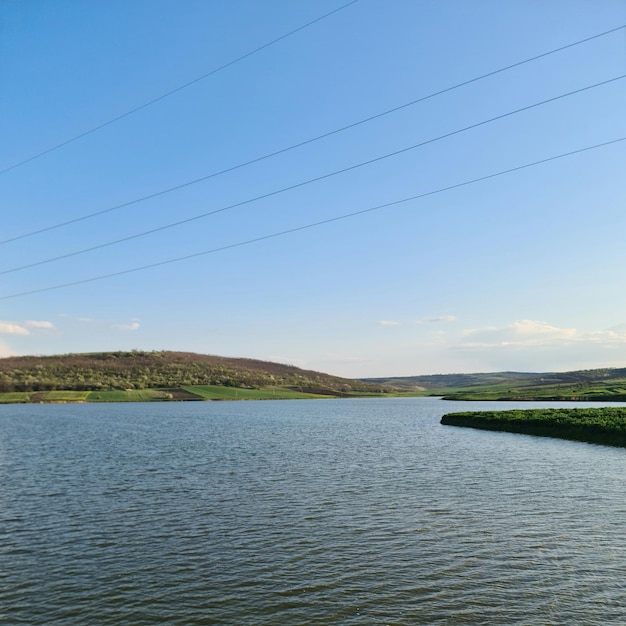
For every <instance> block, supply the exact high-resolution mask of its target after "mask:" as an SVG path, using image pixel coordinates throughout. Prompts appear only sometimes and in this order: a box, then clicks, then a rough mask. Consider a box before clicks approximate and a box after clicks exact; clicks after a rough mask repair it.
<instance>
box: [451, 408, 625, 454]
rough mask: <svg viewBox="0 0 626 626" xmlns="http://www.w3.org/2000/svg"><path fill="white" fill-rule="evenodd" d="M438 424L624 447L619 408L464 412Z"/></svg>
mask: <svg viewBox="0 0 626 626" xmlns="http://www.w3.org/2000/svg"><path fill="white" fill-rule="evenodd" d="M441 423H442V424H444V425H447V426H463V427H467V428H478V429H482V430H496V431H505V432H511V433H522V434H525V435H537V436H540V437H557V438H559V439H570V440H573V441H585V442H587V443H599V444H603V445H608V446H619V447H626V408H621V407H603V408H593V409H528V410H523V409H522V410H511V411H475V412H473V411H468V412H463V413H448V414H447V415H444V416H443V417H442V418H441Z"/></svg>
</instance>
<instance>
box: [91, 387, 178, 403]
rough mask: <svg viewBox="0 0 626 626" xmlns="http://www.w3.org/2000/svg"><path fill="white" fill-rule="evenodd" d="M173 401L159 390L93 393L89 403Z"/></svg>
mask: <svg viewBox="0 0 626 626" xmlns="http://www.w3.org/2000/svg"><path fill="white" fill-rule="evenodd" d="M158 400H171V397H170V394H168V393H166V392H164V391H159V390H158V389H127V390H126V391H91V392H88V395H87V401H88V402H154V401H158Z"/></svg>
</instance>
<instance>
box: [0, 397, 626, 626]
mask: <svg viewBox="0 0 626 626" xmlns="http://www.w3.org/2000/svg"><path fill="white" fill-rule="evenodd" d="M502 406H516V407H518V408H519V405H507V404H506V403H491V404H489V405H480V404H476V403H472V404H466V403H447V402H445V401H442V400H436V399H392V400H374V399H373V400H369V399H368V400H315V401H282V402H273V401H267V402H212V403H211V402H202V403H167V404H114V405H105V404H102V405H97V404H95V405H94V404H90V405H55V406H34V405H33V406H6V405H5V406H0V623H2V624H33V625H35V624H72V625H73V624H76V625H79V624H80V625H86V624H94V625H102V626H106V625H109V624H132V625H141V624H181V625H195V624H242V625H247V624H251V625H253V624H287V625H289V624H302V625H304V624H346V625H349V624H359V625H361V624H398V625H400V624H403V625H414V624H453V625H457V624H461V625H462V624H494V625H499V626H500V625H505V624H506V625H508V624H525V625H526V624H528V625H537V626H546V625H548V624H555V625H556V624H559V625H560V624H585V625H590V624H598V625H604V624H611V623H612V624H626V589H625V580H626V579H625V576H624V575H625V574H626V499H625V498H624V495H625V483H624V478H625V474H626V473H625V471H624V469H625V465H626V450H623V449H617V448H610V447H603V446H595V445H589V444H584V443H576V442H568V441H559V440H555V439H543V438H536V437H529V436H524V435H512V434H506V433H493V432H484V431H474V430H470V429H461V428H454V427H450V426H441V425H440V424H439V419H440V417H441V415H443V414H444V413H445V412H450V411H453V410H463V409H468V408H470V409H478V408H486V407H488V408H497V407H502ZM524 406H525V407H528V408H530V407H531V406H541V405H540V404H539V403H537V404H534V403H533V404H525V405H524Z"/></svg>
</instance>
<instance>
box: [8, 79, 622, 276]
mask: <svg viewBox="0 0 626 626" xmlns="http://www.w3.org/2000/svg"><path fill="white" fill-rule="evenodd" d="M624 78H626V74H623V75H621V76H616V77H614V78H611V79H608V80H605V81H602V82H599V83H595V84H593V85H588V86H586V87H581V88H580V89H576V90H574V91H570V92H567V93H565V94H561V95H559V96H554V97H553V98H549V99H547V100H542V101H541V102H536V103H534V104H529V105H527V106H525V107H522V108H520V109H515V110H514V111H509V112H508V113H502V114H501V115H497V116H496V117H492V118H489V119H487V120H483V121H482V122H476V123H475V124H471V125H470V126H465V127H464V128H460V129H457V130H454V131H451V132H449V133H446V134H444V135H440V136H438V137H434V138H432V139H427V140H426V141H422V142H420V143H417V144H413V145H411V146H408V147H406V148H402V149H400V150H396V151H394V152H390V153H388V154H384V155H382V156H378V157H375V158H373V159H369V160H367V161H362V162H361V163H357V164H355V165H350V166H349V167H345V168H342V169H340V170H335V171H333V172H329V173H327V174H323V175H321V176H316V177H315V178H310V179H308V180H305V181H302V182H299V183H296V184H295V185H290V186H288V187H283V188H281V189H276V190H274V191H270V192H268V193H265V194H262V195H260V196H255V197H254V198H248V199H247V200H242V201H241V202H236V203H235V204H231V205H228V206H225V207H221V208H219V209H214V210H213V211H208V212H206V213H201V214H200V215H195V216H193V217H189V218H186V219H183V220H178V221H176V222H172V223H170V224H165V225H163V226H159V227H157V228H152V229H150V230H145V231H142V232H140V233H135V234H134V235H129V236H127V237H122V238H121V239H115V240H113V241H108V242H105V243H101V244H98V245H95V246H90V247H88V248H83V249H82V250H77V251H75V252H68V253H67V254H61V255H58V256H56V257H51V258H48V259H44V260H41V261H35V262H33V263H28V264H26V265H21V266H19V267H14V268H11V269H8V270H3V271H0V276H2V275H4V274H11V273H13V272H18V271H20V270H25V269H28V268H32V267H37V266H40V265H46V264H48V263H53V262H55V261H60V260H62V259H68V258H71V257H74V256H79V255H81V254H86V253H88V252H93V251H95V250H101V249H102V248H108V247H110V246H113V245H116V244H118V243H123V242H126V241H131V240H133V239H139V238H140V237H146V236H148V235H152V234H154V233H157V232H161V231H164V230H169V229H170V228H175V227H176V226H181V225H183V224H188V223H190V222H194V221H197V220H200V219H204V218H206V217H209V216H211V215H216V214H217V213H223V212H226V211H229V210H231V209H234V208H237V207H241V206H244V205H246V204H251V203H253V202H257V201H259V200H263V199H265V198H270V197H272V196H276V195H279V194H281V193H285V192H287V191H292V190H294V189H298V188H300V187H304V186H305V185H310V184H311V183H314V182H319V181H321V180H325V179H327V178H331V177H333V176H338V175H339V174H344V173H345V172H349V171H352V170H355V169H358V168H360V167H364V166H366V165H371V164H372V163H377V162H379V161H382V160H384V159H388V158H390V157H394V156H397V155H399V154H404V153H405V152H409V151H411V150H415V149H417V148H420V147H423V146H425V145H428V144H431V143H435V142H437V141H441V140H442V139H447V138H449V137H453V136H454V135H458V134H460V133H464V132H467V131H468V130H472V129H474V128H478V127H480V126H485V125H486V124H490V123H492V122H495V121H497V120H501V119H504V118H507V117H510V116H512V115H516V114H518V113H522V112H524V111H528V110H530V109H534V108H537V107H539V106H543V105H545V104H548V103H550V102H555V101H557V100H562V99H563V98H567V97H569V96H573V95H575V94H579V93H582V92H584V91H588V90H590V89H595V88H596V87H601V86H603V85H607V84H610V83H613V82H615V81H618V80H622V79H624Z"/></svg>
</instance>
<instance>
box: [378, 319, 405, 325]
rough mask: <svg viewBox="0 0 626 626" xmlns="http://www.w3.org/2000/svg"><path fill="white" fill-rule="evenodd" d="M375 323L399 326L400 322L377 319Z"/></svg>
mask: <svg viewBox="0 0 626 626" xmlns="http://www.w3.org/2000/svg"><path fill="white" fill-rule="evenodd" d="M376 323H377V324H378V325H379V326H400V322H393V321H391V320H378V321H377V322H376Z"/></svg>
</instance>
